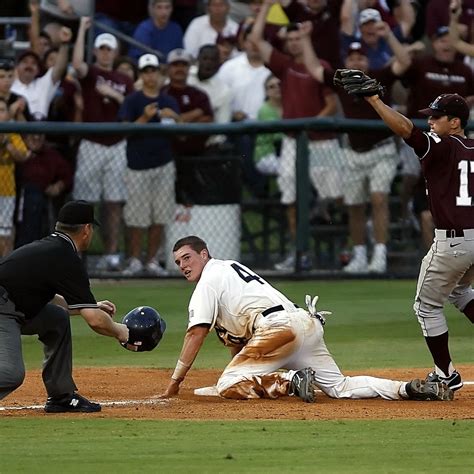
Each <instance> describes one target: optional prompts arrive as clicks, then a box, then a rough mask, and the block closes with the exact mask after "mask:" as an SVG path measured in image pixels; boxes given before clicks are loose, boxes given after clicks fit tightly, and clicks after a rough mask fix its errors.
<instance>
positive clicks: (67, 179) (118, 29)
mask: <svg viewBox="0 0 474 474" xmlns="http://www.w3.org/2000/svg"><path fill="white" fill-rule="evenodd" d="M92 3H95V11H91V10H90V9H91V5H92ZM92 3H91V2H87V1H85V0H42V1H41V2H40V1H39V0H29V1H26V2H25V1H23V2H22V1H19V0H16V1H15V2H8V1H6V2H2V6H1V7H0V17H1V16H3V17H18V16H29V22H28V26H27V28H26V29H25V31H24V32H23V33H22V32H21V31H20V29H19V27H16V29H17V30H18V31H16V30H15V32H14V35H13V36H12V28H11V27H8V28H7V27H6V26H5V25H0V37H2V34H3V37H4V40H3V41H2V42H1V43H0V122H7V121H16V122H25V121H53V122H54V121H56V122H58V121H59V122H83V123H87V122H89V123H97V122H103V123H105V122H130V123H132V122H133V123H141V124H146V123H161V124H163V125H168V126H172V125H173V124H176V123H199V124H206V123H220V124H225V123H230V122H244V121H252V120H259V121H263V120H280V119H292V118H300V119H301V118H313V117H347V118H351V119H378V116H377V115H376V114H375V112H374V111H373V109H372V108H371V107H370V106H369V105H368V104H367V103H366V102H365V101H363V100H362V101H361V100H358V99H357V98H353V97H351V96H348V95H346V94H344V93H341V91H340V90H338V89H337V88H335V86H334V85H333V81H332V77H333V74H334V71H335V70H336V69H337V68H340V67H346V68H351V69H360V70H362V71H364V72H366V73H367V74H369V75H370V76H371V77H375V78H376V79H378V80H379V81H380V82H381V83H382V84H383V85H384V86H385V88H386V91H387V92H386V96H385V101H386V102H387V101H388V103H390V104H391V105H393V106H395V107H396V108H397V109H398V110H400V111H401V112H402V113H404V114H405V115H407V116H408V117H410V118H420V117H421V116H420V115H419V114H418V110H419V109H422V108H425V107H426V106H427V105H428V104H429V103H430V102H431V101H433V100H434V99H435V98H436V97H437V96H439V95H440V94H443V93H458V94H460V95H462V96H464V97H465V98H466V99H467V100H468V103H469V104H470V105H474V79H473V74H474V59H473V58H474V45H473V43H474V0H246V1H245V2H239V1H234V0H206V1H204V2H202V1H198V0H174V1H173V0H136V1H135V2H127V1H125V0H96V1H95V2H92ZM2 30H3V31H2ZM22 34H23V36H24V37H23V38H21V35H22ZM16 39H24V40H25V42H26V43H27V44H28V45H29V46H28V47H27V48H26V49H22V50H17V49H15V48H14V47H13V46H14V42H15V40H16ZM308 138H309V140H308V152H309V170H308V172H309V179H310V183H311V186H312V192H313V201H314V203H315V204H314V209H313V211H312V212H313V217H314V218H315V219H319V220H322V221H324V222H328V223H329V222H331V220H332V218H333V216H332V214H331V213H332V212H334V209H336V210H339V211H340V212H342V214H344V213H346V214H347V219H348V225H349V235H348V237H347V240H348V244H349V245H351V246H352V258H351V260H350V261H349V262H348V264H347V265H346V266H345V267H344V268H343V270H344V271H345V272H346V273H352V274H364V273H378V274H383V273H385V272H386V271H387V243H388V241H389V238H390V235H389V222H390V209H389V196H390V193H391V192H392V186H393V182H394V179H395V177H396V176H397V175H398V176H399V177H400V189H399V194H400V202H401V219H402V221H403V223H404V225H407V226H408V225H415V226H420V232H421V236H422V243H423V245H425V246H429V245H430V243H431V240H432V236H433V227H432V221H431V216H430V213H429V209H428V205H427V202H426V195H425V192H424V191H425V190H424V180H423V177H422V175H421V170H420V165H419V161H418V159H417V157H416V156H415V155H414V154H413V152H412V150H411V149H410V148H408V147H406V146H405V145H403V144H402V143H400V142H399V141H397V140H396V139H395V137H394V136H393V134H392V133H390V132H388V131H387V132H385V131H372V130H368V131H367V132H366V133H364V134H361V133H356V132H350V133H348V134H346V135H344V136H341V135H337V134H335V133H333V132H331V133H329V132H310V133H309V134H308ZM229 150H231V151H232V153H234V154H235V153H236V154H238V155H239V156H240V157H241V161H242V176H243V180H244V184H245V188H246V192H248V193H249V194H251V195H252V196H255V197H256V198H259V197H262V196H263V195H264V194H265V192H267V191H266V190H268V182H269V180H274V181H273V182H274V186H276V189H277V190H278V193H279V199H280V200H281V204H282V205H283V206H284V207H285V209H286V219H287V229H288V245H287V254H286V255H284V256H283V257H284V258H282V261H281V262H277V263H276V264H275V268H276V269H277V270H281V271H291V270H292V269H293V268H294V267H295V263H297V262H296V261H295V259H296V229H297V206H296V173H295V166H296V138H295V136H294V134H292V133H268V134H261V135H257V136H255V134H251V133H248V134H247V133H245V134H242V135H239V136H237V135H236V136H232V135H229V136H225V135H212V136H206V135H187V136H181V135H180V136H176V137H173V138H171V137H169V136H168V135H156V136H155V135H143V136H142V135H130V136H128V137H126V136H123V135H98V134H90V135H85V136H81V137H78V136H66V135H51V136H45V135H44V134H27V135H19V134H16V133H3V134H0V201H1V205H0V257H1V256H3V255H6V254H8V253H9V252H10V251H11V250H12V249H13V248H15V247H17V246H20V245H24V244H25V243H28V242H31V241H32V240H35V239H38V238H41V237H43V236H45V235H47V233H48V232H49V231H50V230H51V229H50V226H51V225H52V224H53V223H54V222H55V221H56V217H57V209H59V207H60V206H61V205H62V204H63V203H64V202H65V200H67V199H69V198H70V197H73V198H74V199H84V200H88V201H91V202H94V203H96V204H97V205H98V207H99V208H100V211H101V216H102V218H101V228H100V235H101V239H102V246H103V255H102V257H101V258H100V259H99V260H98V262H97V270H98V271H121V272H123V274H125V275H129V276H133V275H143V274H148V275H152V276H166V275H167V274H168V273H167V270H166V269H165V268H164V264H163V261H162V260H160V257H159V253H160V248H162V246H163V243H164V239H165V230H166V226H167V225H168V224H169V223H170V222H171V221H172V220H173V218H174V216H175V213H176V209H177V205H178V204H184V205H191V204H192V203H186V202H184V203H183V202H181V203H179V202H178V201H179V200H178V199H177V198H176V192H175V186H174V185H175V180H176V175H177V172H178V173H179V172H180V167H182V166H183V164H182V163H181V162H180V159H181V158H183V159H185V158H186V157H187V158H189V157H193V156H194V157H200V156H210V155H212V156H215V155H219V154H222V155H225V154H226V153H229ZM184 163H185V161H184ZM368 224H370V225H371V228H372V233H371V236H370V237H371V238H370V239H368V236H367V228H368ZM122 226H124V227H125V229H126V232H125V236H126V239H125V246H126V257H125V258H123V256H122V255H121V254H120V245H121V242H120V237H121V235H122ZM299 257H300V258H301V261H300V262H298V265H299V267H300V268H302V269H309V268H311V256H310V255H299Z"/></svg>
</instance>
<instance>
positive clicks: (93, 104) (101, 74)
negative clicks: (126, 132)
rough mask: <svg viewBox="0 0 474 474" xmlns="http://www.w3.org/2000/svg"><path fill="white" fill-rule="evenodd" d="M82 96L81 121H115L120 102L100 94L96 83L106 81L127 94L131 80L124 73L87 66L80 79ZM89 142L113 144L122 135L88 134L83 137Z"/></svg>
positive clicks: (131, 88) (121, 137)
mask: <svg viewBox="0 0 474 474" xmlns="http://www.w3.org/2000/svg"><path fill="white" fill-rule="evenodd" d="M80 83H81V87H82V97H83V100H84V112H83V116H82V121H83V122H116V121H117V115H118V111H119V108H120V104H119V103H118V102H116V101H115V100H113V99H110V98H109V97H104V96H103V95H102V94H100V93H99V92H98V91H97V89H96V85H97V84H101V83H106V84H108V85H109V86H110V87H112V88H113V89H114V90H116V91H117V92H120V93H121V94H123V95H128V94H130V93H131V92H133V82H132V80H131V79H130V78H129V77H128V76H126V75H125V74H121V73H119V72H115V71H106V70H104V69H100V68H98V67H97V66H94V65H92V66H89V70H88V71H87V75H86V76H84V77H83V78H82V79H80ZM84 138H86V139H87V140H90V141H91V142H96V143H101V144H102V145H107V146H110V145H114V144H115V143H118V142H119V141H120V140H123V138H124V137H123V136H121V135H120V136H117V135H102V136H101V135H90V136H86V137H84Z"/></svg>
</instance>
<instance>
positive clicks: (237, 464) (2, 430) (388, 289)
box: [0, 280, 474, 474]
mask: <svg viewBox="0 0 474 474" xmlns="http://www.w3.org/2000/svg"><path fill="white" fill-rule="evenodd" d="M274 284H275V286H276V287H277V288H278V289H280V290H282V291H283V292H284V293H285V294H287V295H288V296H289V297H290V298H291V299H292V300H293V301H294V302H296V303H297V304H300V305H302V304H303V301H304V295H305V293H312V294H313V295H314V294H319V295H320V309H328V310H331V311H333V313H334V314H333V315H332V316H330V317H329V318H328V322H327V324H326V342H327V344H328V347H329V349H330V350H331V352H332V353H333V355H334V357H335V359H336V361H337V362H338V364H339V365H340V367H341V368H342V369H343V370H358V369H368V368H388V367H429V366H431V363H432V362H431V358H430V356H429V353H428V350H427V348H426V347H425V342H424V340H423V337H422V335H421V333H420V328H419V325H418V322H417V321H416V318H415V316H414V315H413V311H412V309H411V306H412V300H413V294H414V291H415V282H413V281H336V282H334V281H331V282H321V281H305V282H285V281H277V282H274ZM93 290H94V293H95V295H96V297H97V298H98V299H105V298H107V299H110V300H112V301H114V302H115V303H116V304H117V305H118V313H119V315H121V316H122V315H124V314H125V313H126V312H127V311H129V310H130V309H132V308H133V307H135V306H139V305H150V306H154V307H155V308H157V309H158V310H159V311H160V313H161V314H162V316H163V317H164V318H165V319H166V322H167V326H168V327H167V331H166V333H165V337H164V339H163V341H162V342H161V343H160V345H159V346H158V348H157V349H155V350H154V351H152V352H149V353H143V354H137V353H132V352H129V351H126V350H124V349H123V348H122V347H120V346H119V345H118V343H116V342H115V341H114V340H112V339H110V338H104V337H102V336H98V335H96V334H95V333H93V332H92V331H91V330H90V329H89V328H88V326H87V325H86V324H85V322H84V321H83V320H82V318H81V317H80V316H77V317H74V318H73V339H74V364H75V366H76V367H77V366H104V365H109V366H148V367H168V368H169V367H174V365H175V363H176V359H177V356H178V354H179V351H180V348H181V344H182V338H183V334H184V331H185V329H186V324H187V304H188V300H189V297H190V295H191V293H192V290H193V285H190V284H189V283H186V282H185V281H180V280H173V281H149V282H133V283H123V282H112V283H101V284H96V285H94V287H93ZM447 315H448V320H449V327H450V341H451V352H452V354H453V357H454V360H455V361H456V362H458V363H472V361H473V354H474V349H473V344H472V341H473V339H472V326H471V324H470V323H468V321H467V320H466V318H465V317H464V316H463V315H461V314H459V313H458V312H457V311H456V310H455V309H453V308H451V307H448V308H447ZM119 319H120V316H117V320H119ZM24 356H25V361H26V366H27V368H33V367H34V368H38V367H40V365H41V359H42V353H41V346H40V344H39V343H38V342H37V340H36V339H35V338H34V337H25V338H24ZM227 361H228V351H227V350H226V349H225V348H224V347H223V346H222V345H221V344H220V343H219V342H218V341H217V338H216V337H215V336H214V335H210V336H209V337H208V340H207V341H206V343H205V345H204V347H203V348H202V350H201V353H200V355H199V357H198V360H197V361H196V364H195V365H196V367H211V368H212V367H215V368H223V367H224V366H225V364H226V363H227ZM9 399H10V400H12V401H13V399H14V394H13V395H11V396H10V397H9ZM268 403H274V402H271V401H268ZM341 403H344V401H341ZM361 403H363V401H362V402H361ZM0 416H1V415H0ZM101 416H102V415H99V416H97V415H92V416H90V417H89V416H86V417H74V416H70V417H67V418H56V417H54V416H48V417H41V418H28V417H26V418H23V417H8V416H1V420H0V474H3V473H8V474H10V473H17V472H21V473H26V472H28V473H37V472H38V473H44V472H48V473H50V474H54V473H79V472H80V473H84V472H86V473H96V472H100V473H102V474H106V473H109V472H110V473H116V472H127V473H141V472H150V473H154V472H162V473H168V472H172V473H222V472H225V473H234V472H235V473H270V472H275V473H287V472H305V473H306V472H307V473H314V472H324V473H351V474H352V473H355V474H359V473H360V474H365V473H374V474H380V473H382V474H385V473H403V474H407V473H430V474H432V473H443V474H444V473H447V472H456V473H457V474H463V473H470V474H472V473H474V463H473V461H472V440H473V439H474V423H473V422H472V420H462V421H459V420H458V421H457V420H432V421H428V420H388V419H387V420H369V421H361V420H343V421H337V420H336V421H304V420H301V421H286V420H285V421H242V422H226V421H225V420H222V421H217V420H209V421H206V422H199V421H179V420H177V421H165V420H156V421H153V420H133V419H131V420H123V419H117V420H115V419H110V418H102V417H101ZM389 417H390V404H389V402H387V418H389Z"/></svg>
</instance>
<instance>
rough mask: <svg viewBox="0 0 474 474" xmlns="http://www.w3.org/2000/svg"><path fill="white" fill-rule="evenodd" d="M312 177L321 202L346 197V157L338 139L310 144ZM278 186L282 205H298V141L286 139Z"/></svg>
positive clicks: (310, 170)
mask: <svg viewBox="0 0 474 474" xmlns="http://www.w3.org/2000/svg"><path fill="white" fill-rule="evenodd" d="M308 151H309V178H310V181H311V184H312V185H313V186H314V187H315V188H316V190H317V191H318V194H319V197H320V198H321V199H328V198H337V197H341V196H342V179H341V177H342V163H343V154H342V150H341V149H340V147H339V143H338V141H337V140H336V139H334V140H320V141H310V142H309V150H308ZM277 182H278V187H279V189H280V192H281V202H282V204H293V203H295V202H296V139H294V138H291V137H284V138H283V143H282V149H281V157H280V168H279V175H278V179H277Z"/></svg>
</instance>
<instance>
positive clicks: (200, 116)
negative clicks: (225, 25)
mask: <svg viewBox="0 0 474 474" xmlns="http://www.w3.org/2000/svg"><path fill="white" fill-rule="evenodd" d="M167 63H168V76H169V79H170V82H169V84H168V85H167V86H165V87H164V88H163V89H162V93H163V94H168V95H170V96H172V97H174V98H175V99H176V100H177V102H178V105H179V109H180V112H181V114H180V119H181V122H183V123H209V122H213V121H214V113H213V112H212V107H211V103H210V101H209V97H208V95H207V94H206V93H205V92H204V91H202V90H200V89H197V88H196V87H193V86H189V85H188V84H187V80H188V74H189V67H190V65H191V55H190V54H189V53H188V52H186V51H185V50H184V49H181V48H179V49H174V50H173V51H170V53H169V54H168V58H167ZM207 138H208V137H207V136H205V135H195V136H182V137H179V138H178V139H177V140H176V141H175V142H174V149H175V151H176V153H177V154H178V155H197V156H199V155H201V154H202V153H204V151H205V149H206V140H207Z"/></svg>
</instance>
